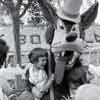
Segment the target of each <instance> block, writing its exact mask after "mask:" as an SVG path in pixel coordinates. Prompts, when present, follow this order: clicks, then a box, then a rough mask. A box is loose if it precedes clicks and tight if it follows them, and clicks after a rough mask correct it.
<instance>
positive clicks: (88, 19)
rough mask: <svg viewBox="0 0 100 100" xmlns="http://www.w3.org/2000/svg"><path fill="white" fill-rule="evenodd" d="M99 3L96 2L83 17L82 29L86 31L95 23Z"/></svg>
mask: <svg viewBox="0 0 100 100" xmlns="http://www.w3.org/2000/svg"><path fill="white" fill-rule="evenodd" d="M98 6H99V3H98V2H97V1H96V2H95V3H94V4H93V5H92V6H91V7H90V8H89V9H88V10H87V11H86V12H85V13H83V14H82V15H81V22H80V27H81V29H82V30H83V31H84V30H85V29H87V28H89V26H90V25H91V24H92V23H93V22H94V20H95V18H96V16H97V12H98Z"/></svg>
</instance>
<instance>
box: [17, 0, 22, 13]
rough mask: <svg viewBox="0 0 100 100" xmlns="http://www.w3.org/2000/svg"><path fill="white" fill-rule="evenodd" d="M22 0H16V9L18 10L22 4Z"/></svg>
mask: <svg viewBox="0 0 100 100" xmlns="http://www.w3.org/2000/svg"><path fill="white" fill-rule="evenodd" d="M22 2H23V0H17V5H16V9H17V10H18V11H20V7H21V5H22Z"/></svg>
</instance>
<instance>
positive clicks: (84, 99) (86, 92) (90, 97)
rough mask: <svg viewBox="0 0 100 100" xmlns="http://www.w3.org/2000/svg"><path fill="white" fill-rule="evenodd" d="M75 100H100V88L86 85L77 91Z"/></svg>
mask: <svg viewBox="0 0 100 100" xmlns="http://www.w3.org/2000/svg"><path fill="white" fill-rule="evenodd" d="M74 100H100V87H98V86H96V85H93V84H84V85H82V86H80V87H79V88H78V89H77V90H76V94H75V99H74Z"/></svg>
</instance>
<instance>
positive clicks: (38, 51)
mask: <svg viewBox="0 0 100 100" xmlns="http://www.w3.org/2000/svg"><path fill="white" fill-rule="evenodd" d="M47 56H48V53H47V51H46V50H45V49H43V48H34V49H33V50H32V51H31V52H30V53H29V55H28V57H29V60H30V62H31V63H32V64H37V67H41V68H44V66H45V65H46V63H47Z"/></svg>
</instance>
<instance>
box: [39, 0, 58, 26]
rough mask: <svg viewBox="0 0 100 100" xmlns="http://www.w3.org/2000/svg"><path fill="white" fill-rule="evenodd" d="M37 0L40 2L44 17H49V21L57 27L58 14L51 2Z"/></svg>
mask: <svg viewBox="0 0 100 100" xmlns="http://www.w3.org/2000/svg"><path fill="white" fill-rule="evenodd" d="M37 2H38V3H39V5H40V7H41V10H42V12H43V14H44V17H45V18H46V19H47V21H48V22H49V23H51V24H52V25H54V27H56V21H57V15H56V11H55V9H54V8H53V6H52V5H51V4H50V2H49V1H48V0H37Z"/></svg>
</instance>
